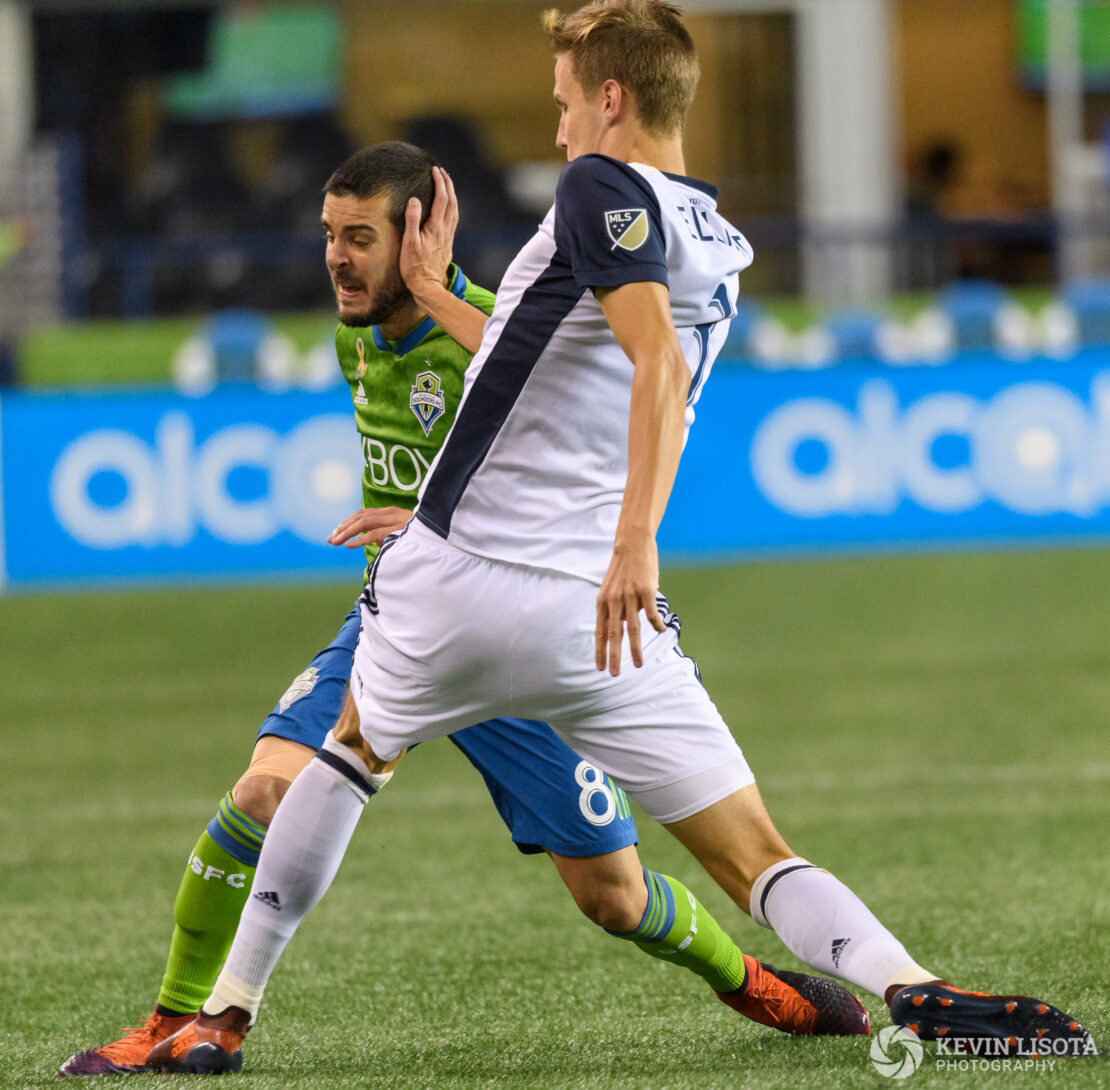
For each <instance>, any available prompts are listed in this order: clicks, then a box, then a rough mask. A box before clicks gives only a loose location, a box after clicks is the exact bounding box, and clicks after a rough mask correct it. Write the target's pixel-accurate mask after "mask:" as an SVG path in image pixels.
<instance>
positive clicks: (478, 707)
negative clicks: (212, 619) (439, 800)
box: [351, 519, 754, 822]
mask: <svg viewBox="0 0 1110 1090" xmlns="http://www.w3.org/2000/svg"><path fill="white" fill-rule="evenodd" d="M596 599H597V588H596V587H595V586H594V585H593V584H591V583H588V582H586V581H585V580H584V579H579V578H577V577H574V576H570V575H563V574H560V573H558V572H551V571H541V570H537V569H534V568H527V567H524V566H520V565H514V564H506V563H503V562H501V561H495V560H487V559H485V558H483V557H479V556H475V555H473V554H471V553H466V552H463V551H462V550H460V549H457V548H455V547H454V546H453V545H450V544H448V543H447V542H445V541H444V540H443V539H441V538H440V537H438V536H437V535H436V534H434V533H433V532H432V531H431V530H429V529H428V528H427V527H425V526H424V525H423V524H422V523H420V522H419V521H418V520H416V519H414V520H413V521H412V522H411V523H410V524H409V528H408V530H406V532H405V533H404V534H403V535H402V536H401V537H400V538H397V539H395V540H393V541H390V542H389V543H388V544H387V546H386V547H385V548H384V549H383V551H382V554H381V556H380V558H379V560H378V562H377V565H376V568H375V570H374V572H373V578H372V581H371V583H370V585H369V586H368V587H367V591H366V593H365V594H364V595H363V601H362V631H361V634H360V636H359V642H358V647H357V648H356V650H355V660H354V668H353V671H352V673H351V691H352V693H353V695H354V698H355V703H356V704H357V706H358V711H359V718H360V721H361V728H362V733H363V736H364V737H365V738H366V740H367V742H369V744H370V746H371V747H372V749H373V750H374V752H375V753H376V754H377V756H378V757H380V758H381V759H383V760H390V759H392V758H393V757H395V756H396V755H397V754H398V753H400V752H401V750H402V749H405V748H406V747H408V746H411V745H413V744H415V743H416V742H423V741H427V740H429V739H432V738H437V737H440V736H443V735H446V734H450V733H452V732H454V731H456V730H461V729H462V728H464V727H469V726H472V725H473V724H475V723H480V722H483V721H485V720H487V719H494V718H498V717H510V718H521V719H538V720H542V721H544V722H547V723H550V724H551V726H552V727H553V728H554V729H555V731H556V733H558V734H559V735H560V736H561V737H562V738H563V739H564V741H565V742H566V743H567V744H568V745H569V746H570V747H571V748H572V749H574V750H576V751H577V752H578V753H579V754H581V755H582V756H583V757H585V758H586V759H587V760H589V761H591V762H592V763H594V764H596V765H598V766H600V767H601V768H603V769H604V770H605V771H606V772H608V773H609V774H610V776H612V777H613V779H614V780H616V781H617V783H619V784H620V786H621V787H623V788H624V789H625V791H626V792H627V793H628V794H629V795H631V796H632V797H633V798H634V799H636V801H637V802H638V803H640V805H641V806H643V807H644V809H645V810H646V811H647V812H648V814H650V815H651V816H652V817H653V818H655V819H656V820H657V821H662V822H673V821H678V820H680V819H681V818H684V817H688V816H690V815H691V814H695V813H697V812H698V811H700V810H703V809H705V808H706V807H707V806H710V805H712V804H713V803H714V802H718V801H720V800H721V799H722V798H725V797H726V796H727V795H730V794H732V793H733V792H734V791H737V790H739V789H740V788H742V787H746V786H747V785H748V784H750V783H752V782H754V777H753V776H752V773H751V770H750V769H749V768H748V765H747V762H746V761H745V760H744V756H743V754H742V753H741V751H740V747H739V746H738V745H737V744H736V742H735V740H734V739H733V737H732V735H731V734H730V733H729V730H728V727H727V726H726V725H725V722H724V720H723V719H722V718H721V715H720V713H719V712H718V711H717V708H716V707H715V706H714V704H713V701H712V700H710V698H709V694H708V693H707V692H706V691H705V689H704V688H703V686H702V684H701V682H700V680H699V679H698V676H697V670H696V667H695V665H694V663H693V661H692V660H691V659H688V658H686V657H685V656H684V655H683V654H682V652H681V651H680V650H679V648H678V634H677V627H678V626H677V623H676V624H674V625H673V626H671V627H668V628H667V630H666V631H665V632H656V631H655V630H654V629H653V628H652V627H651V626H650V624H648V622H647V621H646V619H644V618H643V616H642V615H641V633H642V639H643V656H644V665H643V666H642V667H641V668H639V669H637V668H636V667H635V666H633V665H632V660H631V657H630V655H629V652H628V645H627V640H626V642H625V649H624V656H623V659H622V662H621V672H620V674H619V675H618V676H617V677H615V678H614V677H610V675H609V674H608V672H603V671H600V670H598V669H596V668H595V666H594V625H595V622H596Z"/></svg>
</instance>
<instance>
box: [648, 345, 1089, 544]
mask: <svg viewBox="0 0 1110 1090" xmlns="http://www.w3.org/2000/svg"><path fill="white" fill-rule="evenodd" d="M697 410H698V421H697V422H696V423H695V425H694V428H693V429H692V431H691V433H690V439H689V442H688V444H687V449H686V452H685V454H684V456H683V464H682V467H681V469H680V470H679V479H678V482H677V483H676V486H675V492H674V495H673V497H672V501H671V504H670V506H669V508H668V511H667V517H666V519H665V521H664V526H663V528H662V532H661V534H660V538H659V544H660V547H661V549H662V550H664V552H666V553H669V554H670V556H671V558H672V559H686V560H699V559H707V558H712V557H730V556H736V555H742V554H750V553H760V554H773V553H779V552H797V551H806V552H814V551H825V550H846V549H849V550H858V549H861V548H876V547H878V548H884V547H885V548H897V547H909V546H930V545H933V546H942V545H943V546H952V545H961V544H980V545H982V544H991V543H999V544H1001V543H1011V542H1015V541H1028V542H1033V541H1036V542H1038V543H1049V542H1052V541H1062V540H1071V539H1076V538H1099V537H1102V538H1110V355H1108V354H1107V353H1106V352H1103V351H1094V350H1090V351H1086V352H1084V353H1082V354H1081V355H1079V356H1077V357H1076V358H1075V359H1073V360H1069V361H1067V362H1066V363H1065V362H1058V361H1049V360H1041V361H1034V362H1029V363H1020V364H1018V363H1010V362H1007V361H1004V360H1001V359H999V358H998V357H996V356H992V355H987V354H983V355H974V356H971V355H969V356H965V357H963V358H962V359H961V362H960V363H959V364H957V365H949V366H946V367H906V368H893V367H877V366H865V365H861V366H859V367H840V368H831V369H828V370H824V371H819V372H813V373H805V372H800V371H793V372H785V373H778V374H766V373H763V374H761V373H753V372H750V371H740V370H737V369H734V368H718V369H717V370H715V371H714V373H713V375H712V377H711V378H710V380H709V383H708V384H707V388H706V392H705V394H704V395H703V398H702V402H701V403H699V405H698V406H697Z"/></svg>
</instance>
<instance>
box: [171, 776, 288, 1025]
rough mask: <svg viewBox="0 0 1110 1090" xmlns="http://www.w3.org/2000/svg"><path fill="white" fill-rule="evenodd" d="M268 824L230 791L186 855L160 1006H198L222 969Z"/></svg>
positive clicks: (182, 1009)
mask: <svg viewBox="0 0 1110 1090" xmlns="http://www.w3.org/2000/svg"><path fill="white" fill-rule="evenodd" d="M265 835H266V827H265V826H264V825H259V823H258V822H257V821H254V820H253V819H252V818H249V817H248V816H247V815H246V814H244V813H243V811H242V810H240V809H239V808H238V807H237V806H236V805H235V804H234V803H233V802H232V801H231V792H230V791H229V792H228V793H227V794H226V795H225V796H224V798H223V800H222V801H221V802H220V806H219V809H218V810H217V811H216V816H215V817H214V818H213V819H212V820H211V821H210V822H209V823H208V828H207V829H206V830H205V831H204V832H203V833H202V834H201V837H200V839H199V840H198V841H197V843H196V847H194V848H193V851H192V854H191V855H190V856H189V863H188V865H187V866H186V868H185V876H184V877H183V878H182V879H181V885H180V886H179V887H178V890H177V899H176V900H175V901H174V904H173V918H174V929H173V938H172V940H171V941H170V953H169V957H168V958H167V959H166V972H165V975H164V976H163V977H162V989H161V991H160V992H159V993H158V1005H159V1006H160V1007H162V1008H164V1009H165V1010H170V1011H178V1012H181V1013H192V1012H193V1011H198V1010H200V1006H201V1004H202V1003H203V1002H204V1001H205V1000H206V999H207V998H208V996H209V994H210V993H211V991H212V985H213V984H215V983H216V977H217V976H218V975H219V973H220V968H221V967H222V965H223V963H224V960H225V959H226V957H227V952H228V950H230V949H231V940H232V939H234V938H235V928H236V927H237V926H238V924H239V916H240V915H241V914H242V911H243V905H245V904H246V903H247V897H248V896H250V891H251V880H252V879H253V878H254V871H255V867H256V866H257V865H258V853H259V852H260V851H261V850H262V840H263V838H264V837H265Z"/></svg>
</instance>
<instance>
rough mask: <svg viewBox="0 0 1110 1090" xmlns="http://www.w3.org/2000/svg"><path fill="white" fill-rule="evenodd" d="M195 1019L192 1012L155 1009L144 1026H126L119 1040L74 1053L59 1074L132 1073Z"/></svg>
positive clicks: (139, 1069)
mask: <svg viewBox="0 0 1110 1090" xmlns="http://www.w3.org/2000/svg"><path fill="white" fill-rule="evenodd" d="M192 1020H193V1015H191V1014H182V1015H178V1016H177V1017H173V1018H171V1017H168V1016H167V1015H164V1014H158V1012H157V1011H156V1012H155V1013H154V1014H152V1015H151V1016H150V1017H149V1018H148V1019H147V1020H146V1021H145V1022H144V1023H143V1024H142V1025H141V1026H136V1027H134V1028H133V1029H127V1030H124V1034H123V1036H122V1037H121V1038H120V1039H119V1040H118V1041H112V1042H111V1043H110V1044H107V1045H101V1046H100V1048H89V1049H86V1050H85V1051H84V1052H77V1053H74V1055H72V1056H70V1058H69V1059H68V1060H66V1062H65V1063H64V1064H62V1066H61V1067H59V1068H58V1074H59V1075H130V1074H132V1073H134V1072H136V1071H142V1070H144V1066H143V1065H144V1064H145V1063H146V1058H147V1054H148V1053H149V1052H150V1050H151V1049H152V1048H153V1047H154V1046H155V1045H156V1044H158V1043H159V1042H161V1041H164V1040H165V1039H166V1038H167V1037H169V1036H170V1034H172V1033H176V1032H177V1031H178V1030H179V1029H181V1027H182V1026H187V1025H188V1024H189V1023H190V1022H191V1021H192Z"/></svg>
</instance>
